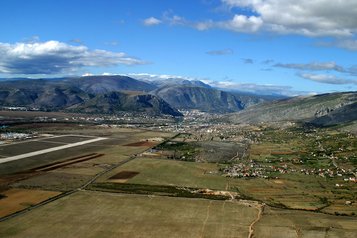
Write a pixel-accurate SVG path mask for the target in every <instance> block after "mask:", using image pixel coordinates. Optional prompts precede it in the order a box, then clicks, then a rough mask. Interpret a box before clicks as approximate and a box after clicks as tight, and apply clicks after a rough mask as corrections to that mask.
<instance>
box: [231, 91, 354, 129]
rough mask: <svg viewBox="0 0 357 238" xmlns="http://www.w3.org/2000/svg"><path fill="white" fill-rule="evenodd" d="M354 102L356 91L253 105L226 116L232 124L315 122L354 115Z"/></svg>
mask: <svg viewBox="0 0 357 238" xmlns="http://www.w3.org/2000/svg"><path fill="white" fill-rule="evenodd" d="M356 102H357V93H356V92H347V93H331V94H322V95H316V96H309V97H295V98H290V99H285V100H279V101H276V102H270V103H269V102H268V103H263V104H259V105H255V106H252V107H250V108H248V109H246V110H244V111H242V112H239V113H235V114H231V115H229V116H227V117H226V119H227V120H228V121H230V122H234V123H259V122H277V121H315V122H318V119H317V118H321V120H322V118H326V119H324V120H329V119H328V118H334V119H335V122H336V123H338V118H342V116H341V115H342V114H353V113H354V112H355V110H356V109H355V107H354V105H356V104H355V103H356Z"/></svg>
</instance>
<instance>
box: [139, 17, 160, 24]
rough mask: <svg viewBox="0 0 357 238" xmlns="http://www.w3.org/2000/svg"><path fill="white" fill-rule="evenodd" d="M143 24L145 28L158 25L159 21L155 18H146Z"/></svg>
mask: <svg viewBox="0 0 357 238" xmlns="http://www.w3.org/2000/svg"><path fill="white" fill-rule="evenodd" d="M143 23H144V25H145V26H155V25H159V24H160V23H161V20H159V19H157V18H155V17H149V18H146V19H145V20H144V21H143Z"/></svg>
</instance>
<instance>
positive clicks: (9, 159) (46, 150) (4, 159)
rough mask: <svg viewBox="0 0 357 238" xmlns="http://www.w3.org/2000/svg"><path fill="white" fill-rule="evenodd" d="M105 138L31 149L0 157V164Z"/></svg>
mask: <svg viewBox="0 0 357 238" xmlns="http://www.w3.org/2000/svg"><path fill="white" fill-rule="evenodd" d="M106 139H108V138H105V137H98V138H95V139H91V140H86V141H80V142H76V143H72V144H67V145H61V146H57V147H52V148H48V149H44V150H38V151H33V152H29V153H25V154H21V155H15V156H11V157H7V158H0V164H2V163H6V162H10V161H14V160H20V159H25V158H28V157H32V156H36V155H42V154H46V153H49V152H53V151H57V150H63V149H67V148H71V147H75V146H80V145H85V144H89V143H93V142H97V141H101V140H106Z"/></svg>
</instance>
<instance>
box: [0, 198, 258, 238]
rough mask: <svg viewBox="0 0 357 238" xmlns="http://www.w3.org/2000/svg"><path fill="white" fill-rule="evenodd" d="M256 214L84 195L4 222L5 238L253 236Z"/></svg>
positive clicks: (182, 201)
mask: <svg viewBox="0 0 357 238" xmlns="http://www.w3.org/2000/svg"><path fill="white" fill-rule="evenodd" d="M256 216H257V209H255V208H254V207H253V205H246V204H239V203H236V202H232V201H213V200H204V199H187V198H169V197H162V196H151V197H148V196H141V195H125V194H112V193H98V192H89V191H80V192H77V193H75V194H72V195H70V196H67V197H65V198H62V199H59V200H56V201H54V202H52V203H50V204H48V205H46V206H44V207H41V208H39V209H36V210H34V211H32V212H30V213H27V214H25V215H23V216H20V217H16V218H13V219H11V220H8V221H4V222H1V223H0V236H1V237H30V236H32V237H46V236H48V235H49V234H51V237H157V238H159V237H215V238H219V237H222V238H223V237H247V236H248V232H249V225H250V224H251V223H252V222H253V221H254V220H255V218H256ZM68 218H71V219H68ZM49 228H50V229H49Z"/></svg>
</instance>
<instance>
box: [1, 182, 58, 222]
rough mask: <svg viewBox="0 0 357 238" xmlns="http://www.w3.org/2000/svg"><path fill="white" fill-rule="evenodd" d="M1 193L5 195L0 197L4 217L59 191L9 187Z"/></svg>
mask: <svg viewBox="0 0 357 238" xmlns="http://www.w3.org/2000/svg"><path fill="white" fill-rule="evenodd" d="M1 194H2V196H4V197H3V198H1V199H0V217H3V216H7V215H10V214H12V213H14V212H17V211H20V210H23V209H25V208H28V207H30V206H32V205H34V204H37V203H40V202H42V201H44V200H47V199H48V198H51V197H54V196H56V195H58V194H59V192H53V191H44V190H28V189H9V190H7V191H4V192H2V193H1Z"/></svg>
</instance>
